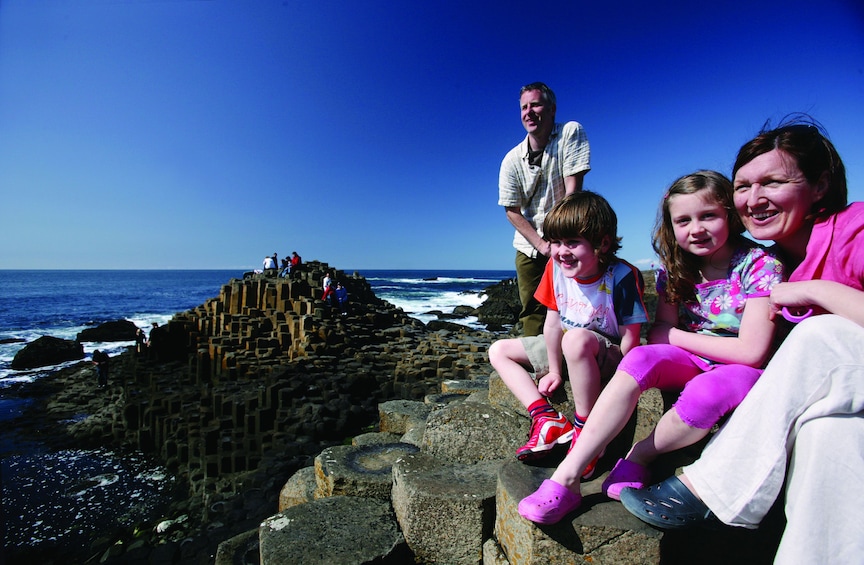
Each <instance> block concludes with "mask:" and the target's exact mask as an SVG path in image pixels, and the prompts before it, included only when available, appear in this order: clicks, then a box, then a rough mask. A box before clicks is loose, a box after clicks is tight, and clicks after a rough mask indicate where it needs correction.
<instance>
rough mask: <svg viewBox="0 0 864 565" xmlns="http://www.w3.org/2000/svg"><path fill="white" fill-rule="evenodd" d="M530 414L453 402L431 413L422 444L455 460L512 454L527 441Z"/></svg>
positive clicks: (468, 462)
mask: <svg viewBox="0 0 864 565" xmlns="http://www.w3.org/2000/svg"><path fill="white" fill-rule="evenodd" d="M527 429H528V421H527V419H526V418H522V417H520V416H517V415H516V414H515V413H514V412H513V411H511V410H507V409H502V408H500V407H498V406H493V405H491V404H482V403H479V402H459V403H456V404H450V405H448V406H446V407H445V408H442V409H441V410H436V411H435V412H433V413H432V414H430V415H429V419H428V420H427V422H426V431H425V433H424V434H423V443H422V445H421V448H422V449H423V451H424V452H426V453H428V454H430V455H433V456H435V457H440V458H442V459H444V460H445V461H451V462H454V463H465V464H472V463H478V462H480V461H490V460H500V459H509V458H512V457H513V456H514V455H513V454H514V453H515V451H516V448H518V447H519V446H520V445H522V443H524V441H525V434H526V432H527Z"/></svg>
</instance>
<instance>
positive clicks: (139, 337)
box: [135, 328, 147, 357]
mask: <svg viewBox="0 0 864 565" xmlns="http://www.w3.org/2000/svg"><path fill="white" fill-rule="evenodd" d="M135 352H136V353H137V354H138V357H143V356H144V354H145V353H146V352H147V334H145V333H144V330H143V329H141V328H138V329H137V330H136V331H135Z"/></svg>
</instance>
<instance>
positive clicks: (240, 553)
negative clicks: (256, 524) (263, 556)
mask: <svg viewBox="0 0 864 565" xmlns="http://www.w3.org/2000/svg"><path fill="white" fill-rule="evenodd" d="M260 551H261V549H260V547H259V545H258V530H257V529H254V530H249V531H248V532H244V533H242V534H238V535H236V536H234V537H233V538H231V539H228V540H225V541H223V542H222V543H220V544H219V548H218V549H217V550H216V559H215V561H214V562H213V565H245V564H247V563H250V564H251V563H257V562H258V561H259V559H260Z"/></svg>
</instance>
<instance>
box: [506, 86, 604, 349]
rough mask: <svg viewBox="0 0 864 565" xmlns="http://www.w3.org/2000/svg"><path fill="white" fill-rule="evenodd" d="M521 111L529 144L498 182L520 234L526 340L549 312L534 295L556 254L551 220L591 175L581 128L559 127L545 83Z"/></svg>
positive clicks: (528, 93)
mask: <svg viewBox="0 0 864 565" xmlns="http://www.w3.org/2000/svg"><path fill="white" fill-rule="evenodd" d="M519 94H520V97H519V107H520V109H521V115H522V125H523V126H524V127H525V130H526V131H527V132H528V135H526V136H525V139H524V140H523V141H522V143H520V144H519V145H517V146H516V147H514V148H513V149H511V150H510V152H508V153H507V155H506V156H505V157H504V160H503V161H502V163H501V170H500V173H499V176H498V205H499V206H503V207H504V209H505V211H506V214H507V219H508V220H509V221H510V223H511V224H513V227H515V228H516V232H515V234H514V237H513V247H515V248H516V278H517V282H518V284H519V298H520V300H521V302H522V312H521V313H520V314H519V320H520V321H521V323H522V335H526V336H533V335H538V334H539V333H540V332H541V331H542V328H543V323H544V314H545V308H544V307H543V305H542V304H540V303H539V302H537V300H535V299H534V291H535V290H536V288H537V284H538V283H539V282H540V278H541V277H542V276H543V272H544V270H545V268H546V263H547V261H548V259H549V256H550V254H551V249H550V247H551V246H550V243H549V241H548V240H546V239H544V238H543V234H544V227H543V220H544V218H545V217H546V214H548V213H549V211H550V210H551V209H552V206H554V205H555V203H557V202H558V201H559V200H561V199H562V198H563V197H564V196H565V195H567V194H571V193H573V192H576V191H579V190H582V181H583V178H584V176H585V174H586V173H587V172H588V171H589V170H590V168H591V166H590V156H591V151H590V147H589V144H588V137H587V136H586V135H585V130H584V129H583V128H582V126H581V124H579V123H578V122H567V123H564V124H561V123H555V111H556V102H555V94H554V93H553V92H552V90H551V89H550V88H549V87H548V86H546V85H545V84H543V83H542V82H534V83H531V84H528V85H526V86H523V87H522V90H521V91H520V93H519Z"/></svg>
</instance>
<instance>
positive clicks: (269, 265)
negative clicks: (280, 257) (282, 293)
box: [264, 256, 276, 271]
mask: <svg viewBox="0 0 864 565" xmlns="http://www.w3.org/2000/svg"><path fill="white" fill-rule="evenodd" d="M275 268H276V260H275V259H273V257H272V256H268V257H264V270H265V271H266V270H268V269H275Z"/></svg>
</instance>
